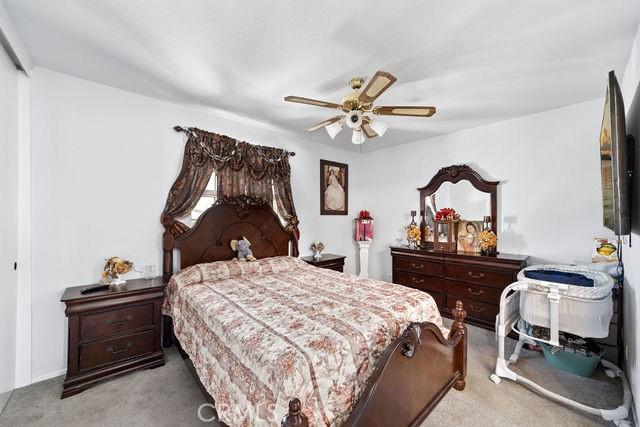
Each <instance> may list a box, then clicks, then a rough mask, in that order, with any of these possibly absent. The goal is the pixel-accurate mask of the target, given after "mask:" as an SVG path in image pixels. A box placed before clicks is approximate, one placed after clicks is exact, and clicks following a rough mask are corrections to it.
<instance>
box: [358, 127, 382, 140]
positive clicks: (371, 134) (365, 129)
mask: <svg viewBox="0 0 640 427" xmlns="http://www.w3.org/2000/svg"><path fill="white" fill-rule="evenodd" d="M360 128H361V129H362V133H364V136H366V137H367V138H375V137H376V136H378V134H377V133H376V132H375V131H374V130H373V129H371V126H369V124H363V125H362V126H360Z"/></svg>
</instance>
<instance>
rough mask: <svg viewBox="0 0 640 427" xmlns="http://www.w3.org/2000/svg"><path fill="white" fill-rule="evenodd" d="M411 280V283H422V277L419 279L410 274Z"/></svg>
mask: <svg viewBox="0 0 640 427" xmlns="http://www.w3.org/2000/svg"><path fill="white" fill-rule="evenodd" d="M411 281H412V282H413V283H424V279H420V280H418V279H416V278H415V277H413V276H411Z"/></svg>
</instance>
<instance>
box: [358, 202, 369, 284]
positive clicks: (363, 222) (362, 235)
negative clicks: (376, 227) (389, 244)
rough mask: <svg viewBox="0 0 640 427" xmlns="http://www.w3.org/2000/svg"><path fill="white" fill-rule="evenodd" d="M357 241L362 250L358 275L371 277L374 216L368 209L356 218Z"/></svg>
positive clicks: (360, 250)
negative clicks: (370, 249) (370, 256)
mask: <svg viewBox="0 0 640 427" xmlns="http://www.w3.org/2000/svg"><path fill="white" fill-rule="evenodd" d="M356 242H358V249H359V252H360V272H359V273H358V276H360V277H369V248H370V247H371V244H372V243H373V218H372V217H371V214H370V213H369V211H367V210H363V211H360V214H358V218H356Z"/></svg>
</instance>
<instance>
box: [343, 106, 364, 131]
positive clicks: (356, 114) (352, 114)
mask: <svg viewBox="0 0 640 427" xmlns="http://www.w3.org/2000/svg"><path fill="white" fill-rule="evenodd" d="M345 122H346V123H347V126H349V127H350V128H351V129H360V125H362V113H361V112H360V111H358V110H352V111H349V112H348V113H347V117H346V118H345Z"/></svg>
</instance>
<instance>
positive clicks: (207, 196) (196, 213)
mask: <svg viewBox="0 0 640 427" xmlns="http://www.w3.org/2000/svg"><path fill="white" fill-rule="evenodd" d="M217 196H218V190H217V188H216V173H215V172H214V173H212V174H211V178H209V183H208V184H207V188H205V190H204V193H202V197H200V200H198V204H196V207H195V208H193V210H192V211H191V221H193V222H195V221H196V220H197V219H198V218H199V217H200V215H202V212H204V211H205V210H207V209H208V208H209V207H211V205H213V204H214V203H215V202H216V198H217Z"/></svg>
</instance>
